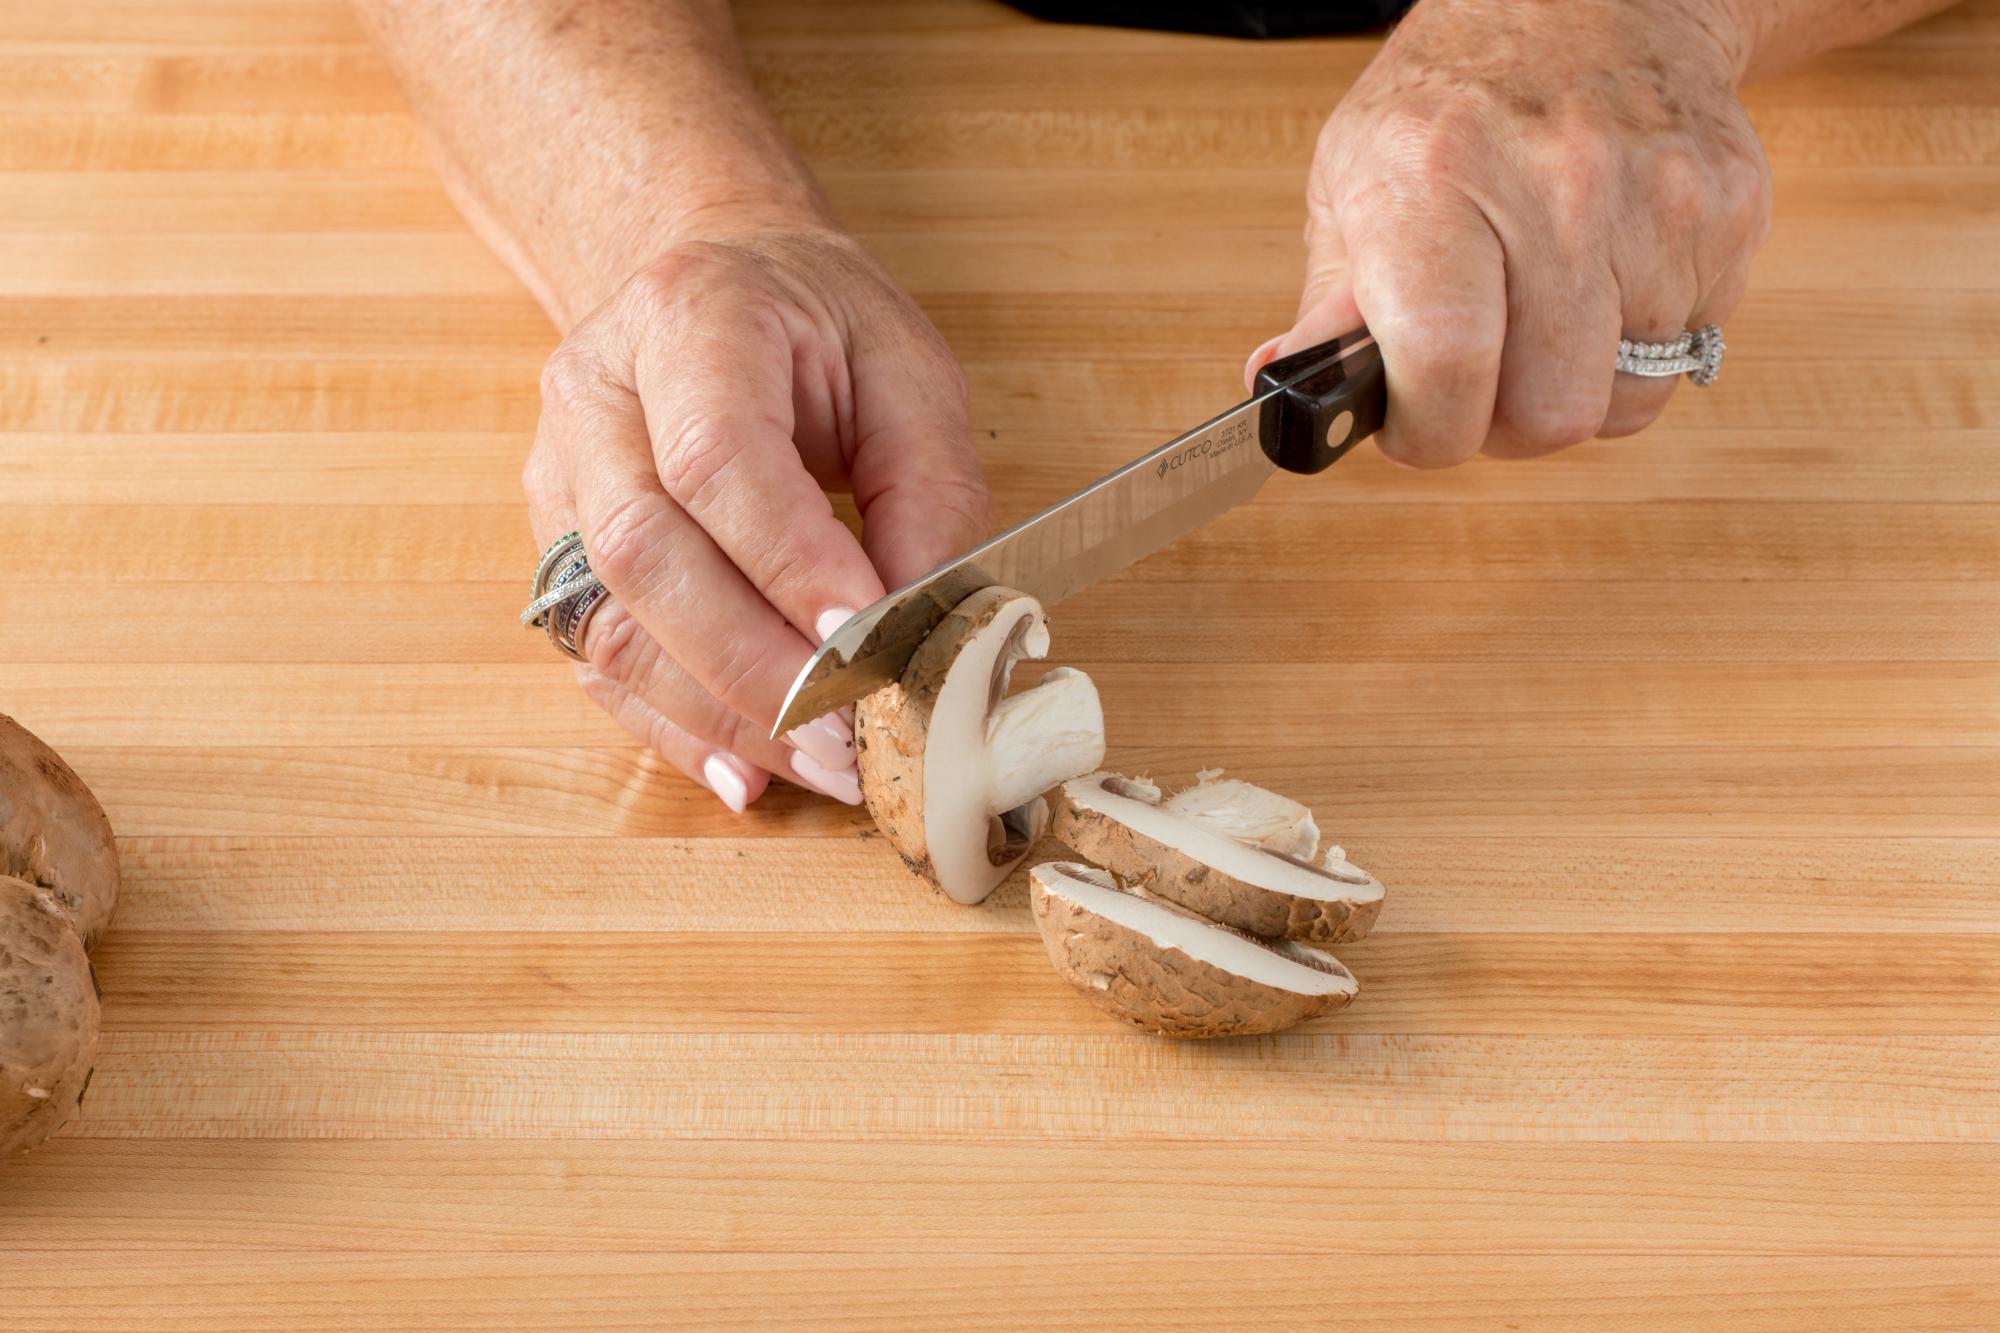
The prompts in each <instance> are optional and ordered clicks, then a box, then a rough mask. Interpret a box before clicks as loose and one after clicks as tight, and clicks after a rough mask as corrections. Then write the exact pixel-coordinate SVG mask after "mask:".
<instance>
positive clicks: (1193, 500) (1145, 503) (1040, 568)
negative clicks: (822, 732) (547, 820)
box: [771, 329, 1386, 739]
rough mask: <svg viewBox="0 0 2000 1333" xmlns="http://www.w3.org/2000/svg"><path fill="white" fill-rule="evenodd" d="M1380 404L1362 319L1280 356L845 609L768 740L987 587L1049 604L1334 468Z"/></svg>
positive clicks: (896, 663)
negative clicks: (1097, 474) (1283, 479)
mask: <svg viewBox="0 0 2000 1333" xmlns="http://www.w3.org/2000/svg"><path fill="white" fill-rule="evenodd" d="M1385 402H1386V391H1385V386H1384V383H1383V375H1382V362H1381V355H1380V353H1379V352H1378V351H1377V350H1376V348H1375V343H1374V339H1373V338H1371V337H1370V336H1369V334H1368V331H1367V330H1366V329H1360V330H1356V331H1355V332H1353V333H1350V334H1346V335H1344V336H1343V337H1340V338H1336V339H1334V340H1333V341H1332V342H1328V343H1322V344H1320V345H1319V346H1317V347H1310V348H1307V349H1306V350H1305V351H1303V352H1297V353H1294V354H1293V355H1291V356H1289V357H1286V358H1284V359H1283V360H1280V361H1274V362H1272V363H1271V364H1270V365H1269V366H1267V367H1265V368H1264V370H1263V371H1262V372H1261V373H1260V374H1259V375H1258V378H1257V392H1256V394H1255V395H1254V396H1253V397H1251V398H1249V399H1247V400H1245V401H1244V402H1241V403H1238V404H1237V405H1236V406H1235V407H1232V408H1230V409H1229V410H1228V411H1227V412H1224V413H1222V414H1221V415H1220V416H1217V417H1213V418H1211V419H1210V420H1208V421H1205V422H1203V423H1202V424H1201V425H1199V426H1196V427H1195V428H1194V429H1193V430H1190V431H1187V432H1185V433H1184V434H1181V435H1177V436H1175V437H1174V438H1173V439H1171V440H1168V441H1167V442H1166V443H1165V444H1162V445H1160V446H1159V447H1158V448H1155V449H1150V450H1148V451H1147V452H1145V453H1143V454H1141V455H1140V456H1139V457H1137V458H1135V459H1133V460H1132V461H1131V462H1130V463H1127V464H1126V465H1125V466H1123V467H1121V468H1119V469H1118V470H1117V471H1116V472H1113V473H1111V474H1110V475H1108V476H1105V477H1102V478H1100V479H1099V480H1097V481H1094V482H1092V483H1091V484H1090V485H1088V486H1086V487H1084V488H1083V489H1082V490H1080V491H1078V492H1077V493H1076V494H1074V495H1072V496H1070V497H1068V498H1067V499H1065V500H1061V501H1059V502H1057V503H1056V504H1053V505H1050V506H1049V507H1048V508H1047V509H1044V510H1042V511H1041V512H1040V513H1039V514H1036V515H1035V516H1034V517H1033V518H1030V519H1027V520H1026V521H1024V522H1021V523H1018V524H1016V525H1014V526H1013V527H1011V528H1009V529H1007V530H1006V531H1005V532H1003V533H1001V534H1000V535H999V536H997V537H994V538H993V539H992V540H990V541H988V542H985V543H984V544H982V545H980V546H976V547H974V548H973V549H972V550H970V551H968V552H966V553H965V554H964V555H962V556H959V557H958V558H957V559H955V560H952V561H950V562H948V563H946V564H944V565H941V566H939V567H938V568H936V569H934V570H932V571H931V572H930V573H928V574H926V575H924V576H923V577H922V578H920V579H917V580H916V581H914V582H912V583H909V584H906V585H904V586H903V587H901V588H898V589H897V590H896V591H895V592H892V593H890V594H889V595H888V596H886V597H883V598H882V599H881V600H879V601H877V602H876V603H875V604H874V605H873V606H870V607H868V608H867V609H866V610H864V611H862V612H860V613H859V614H857V615H855V616H853V617H852V618H850V619H849V620H848V621H847V623H846V624H844V625H842V626H841V627H840V628H839V629H837V630H835V631H834V632H833V633H832V634H831V635H829V636H828V637H827V639H826V641H825V642H824V643H822V644H821V645H820V647H819V650H818V651H817V652H815V653H814V654H813V656H812V658H811V659H810V660H809V661H807V663H806V665H805V668H804V669H803V670H802V671H800V673H799V676H798V678H797V679H796V680H795V681H793V682H792V688H791V692H790V693H789V694H787V695H786V697H785V705H784V708H783V710H782V711H781V712H780V713H779V715H778V722H777V725H776V726H775V727H774V728H772V731H771V736H772V738H773V739H776V738H777V737H778V736H780V735H782V734H783V733H785V732H787V731H790V730H791V729H792V728H794V727H796V726H800V725H802V724H803V723H806V722H810V721H811V720H812V719H814V718H816V717H819V716H821V715H823V714H825V713H830V712H832V711H834V710H835V709H837V708H843V707H845V706H847V705H848V704H851V703H854V702H856V701H858V700H860V699H863V698H865V697H866V696H868V695H870V694H872V693H874V692H875V691H876V690H878V689H880V688H881V687H882V686H884V685H887V684H888V683H889V682H891V681H893V680H895V679H896V678H897V677H899V676H901V675H902V673H903V668H904V667H905V666H906V665H908V663H909V660H910V657H911V656H912V655H913V654H914V653H915V652H916V650H917V645H918V644H920V643H922V642H923V641H924V638H925V636H926V635H928V634H929V633H930V632H931V631H932V630H933V629H935V628H937V625H938V623H939V622H940V621H942V620H943V619H944V618H945V616H946V615H947V614H949V613H950V611H951V609H952V608H953V607H954V606H957V605H958V604H959V603H960V602H962V601H964V600H965V599H966V598H967V597H970V596H971V595H972V594H973V593H975V592H978V591H979V590H980V589H981V588H986V587H991V586H993V585H995V584H1000V585H1004V586H1006V587H1009V588H1017V589H1019V590H1020V591H1022V592H1025V593H1028V594H1029V595H1031V596H1033V597H1035V598H1036V599H1037V600H1039V601H1040V602H1041V603H1042V605H1044V606H1053V605H1055V604H1056V603H1058V602H1060V601H1062V600H1063V599H1064V598H1066V597H1069V596H1071V595H1072V594H1074V593H1076V592H1079V591H1081V590H1082V589H1084V588H1087V587H1089V586H1090V585H1091V584H1093V583H1097V582H1100V581H1102V580H1104V579H1107V578H1110V577H1111V576H1112V575H1114V574H1117V573H1119V572H1120V571H1122V570H1124V569H1126V568H1128V567H1129V566H1131V565H1133V564H1135V563H1136V562H1138V561H1139V560H1141V559H1143V558H1144V557H1146V556H1148V555H1151V554H1152V553H1153V552H1155V551H1157V550H1159V549H1160V548H1161V547H1164V546H1166V545H1168V544H1170V543H1172V542H1173V541H1174V540H1175V539H1176V538H1179V537H1182V536H1184V535H1186V534H1187V533H1189V532H1192V531H1194V530H1195V529H1196V528H1198V527H1200V526H1201V525H1202V524H1204V523H1206V522H1208V521H1209V520H1210V519H1212V518H1214V517H1216V516H1217V515H1219V514H1222V513H1226V512H1227V511H1228V510H1231V509H1233V508H1235V507H1236V506H1237V505H1239V504H1242V503H1243V502H1244V501H1246V500H1248V499H1250V498H1251V497H1252V496H1254V495H1255V494H1256V493H1257V491H1258V489H1259V488H1260V487H1262V486H1263V484H1264V482H1265V480H1266V479H1268V478H1269V477H1270V475H1271V474H1272V473H1273V472H1276V471H1278V470H1280V469H1283V470H1286V471H1290V472H1301V473H1314V472H1320V471H1323V470H1325V469H1326V468H1328V467H1330V466H1332V464H1333V463H1334V462H1335V461H1336V460H1338V459H1339V458H1340V457H1341V456H1342V455H1343V454H1345V453H1346V452H1347V451H1348V450H1349V449H1352V448H1353V447H1354V446H1355V445H1356V444H1358V443H1359V442H1360V441H1361V440H1362V439H1363V438H1364V437H1366V436H1367V435H1369V434H1371V433H1372V432H1373V431H1375V430H1376V429H1377V428H1379V427H1380V425H1381V423H1382V412H1383V407H1384V404H1385Z"/></svg>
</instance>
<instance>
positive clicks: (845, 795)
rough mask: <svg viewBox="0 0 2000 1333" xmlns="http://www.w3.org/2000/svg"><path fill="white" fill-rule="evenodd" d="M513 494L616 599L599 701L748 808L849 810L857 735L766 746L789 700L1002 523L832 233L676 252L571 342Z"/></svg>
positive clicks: (897, 334)
mask: <svg viewBox="0 0 2000 1333" xmlns="http://www.w3.org/2000/svg"><path fill="white" fill-rule="evenodd" d="M523 484H524V486H525V488H526V490H527V494H528V499H529V507H530V514H531V518H532V521H533V524H534V529H535V535H536V538H537V539H538V540H539V541H541V542H542V543H544V544H546V543H548V542H549V541H551V540H553V539H554V538H555V537H557V536H558V535H560V534H562V533H564V532H567V531H570V530H571V529H577V530H580V531H581V532H582V534H583V539H584V545H585V549H586V551H587V553H588V555H589V558H590V563H591V568H592V569H593V570H594V571H595V572H596V573H597V575H598V577H599V578H601V579H602V580H603V581H604V583H605V585H606V587H607V588H608V589H609V590H610V592H611V594H612V598H611V600H610V601H609V602H608V603H606V605H605V606H604V608H603V609H601V610H600V611H599V612H598V613H597V615H596V616H595V617H594V618H593V619H592V620H591V622H590V625H589V628H588V631H587V632H586V635H585V638H584V644H583V648H584V652H585V655H586V656H587V658H588V665H587V666H585V667H582V668H580V671H579V674H580V676H581V678H582V681H583V685H584V689H585V691H586V692H587V693H588V694H589V695H590V696H591V697H592V698H593V699H595V700H596V701H597V702H598V703H599V704H601V705H602V706H603V707H604V708H605V709H606V710H607V711H609V712H610V713H611V714H612V715H613V716H614V717H615V718H616V719H617V720H618V721H619V722H620V723H621V724H623V725H624V726H625V727H626V729H627V730H629V731H631V732H632V733H633V734H634V735H635V736H638V737H639V738H640V739H642V740H644V741H645V742H646V743H647V744H648V745H650V746H651V747H652V748H653V749H654V750H656V751H658V752H659V753H660V754H661V755H663V756H664V757H665V758H666V759H667V760H668V761H670V762H671V763H673V764H674V765H675V766H676V767H677V768H680V769H681V770H682V771H683V772H685V773H687V774H688V775H689V776H691V777H693V778H694V779H695V780H696V781H697V782H701V783H703V784H704V785H706V786H708V787H709V788H710V789H711V790H713V791H715V793H716V794H717V795H718V796H719V797H721V798H722V799H723V800H724V802H725V803H726V804H728V805H730V806H731V807H732V808H734V809H737V810H741V809H742V808H743V806H744V805H745V804H747V803H748V802H749V801H753V800H755V799H756V798H757V796H758V795H759V794H761V793H762V791H763V790H764V787H765V784H766V783H767V781H768V779H769V776H770V774H772V773H779V774H782V775H784V776H786V777H788V778H791V779H793V780H794V781H800V782H802V783H803V784H805V785H808V786H812V787H814V788H816V789H817V790H820V791H823V792H825V793H826V794H828V795H833V796H837V797H839V798H840V799H842V800H846V801H849V802H850V803H852V802H858V801H859V799H860V795H859V790H858V788H857V786H856V781H855V777H854V771H853V770H854V762H853V750H852V733H851V731H849V730H848V729H847V725H846V723H845V722H843V721H841V720H839V719H825V720H822V722H821V723H818V724H813V726H812V727H811V728H801V729H800V731H798V732H794V733H792V735H791V740H790V742H789V743H788V742H786V741H782V740H781V741H772V740H770V739H768V732H769V729H770V726H771V724H772V723H773V722H774V721H775V720H776V718H777V716H778V712H779V708H780V705H781V704H782V702H783V700H784V697H785V694H786V692H787V690H788V689H789V688H790V686H791V683H792V680H793V678H794V677H795V676H796V675H797V673H798V671H799V670H800V668H801V667H802V666H803V665H804V664H805V662H806V659H807V658H808V657H809V656H810V654H811V651H812V649H813V648H814V647H815V646H816V645H817V644H818V643H819V642H820V640H821V639H822V638H823V637H824V633H825V632H826V631H827V630H828V629H830V628H831V627H832V626H833V625H837V624H838V623H839V622H840V621H841V620H843V619H845V618H846V616H847V615H848V614H851V613H852V611H853V610H855V609H857V608H860V607H865V606H867V605H868V604H869V603H870V602H872V601H874V600H875V599H876V598H878V597H880V596H881V595H882V594H883V592H884V591H885V590H886V588H888V587H894V586H897V585H899V584H901V583H904V582H907V581H908V580H910V579H912V578H914V577H916V576H917V575H919V574H922V573H924V572H926V571H928V570H929V569H930V568H932V567H933V566H935V565H936V564H938V563H940V562H942V561H943V560H944V559H946V558H948V557H949V556H951V555H953V554H955V553H956V552H958V551H960V550H962V549H964V548H966V547H968V546H970V545H972V544H974V543H975V542H976V541H977V540H978V539H979V538H981V537H982V536H984V535H985V532H986V529H987V526H988V510H987V494H986V488H985V485H984V483H983V481H982V479H981V476H980V471H979V462H978V457H977V454H976V452H975V451H974V449H973V446H972V440H971V431H970V428H969V426H968V424H967V417H966V392H965V382H964V379H963V376H962V375H961V374H960V371H959V368H958V364H957V362H956V361H955V360H954V359H953V358H952V355H951V352H950V351H949V349H948V348H947V347H946V346H945V343H944V340H943V339H942V338H941V337H940V336H939V335H938V333H937V330H936V329H935V328H933V327H932V326H931V324H930V322H929V321H928V320H927V319H926V318H925V317H924V315H923V313H922V312H921V311H920V310H919V309H918V308H917V306H916V304H915V303H914V302H913V301H912V300H911V299H910V298H909V297H908V296H907V295H905V294H904V293H903V292H902V291H901V290H900V289H899V288H898V287H897V286H896V285H895V283H894V281H893V280H892V279H891V278H890V276H889V274H888V273H887V271H886V270H884V269H883V267H882V266H881V264H880V263H879V262H878V261H877V260H876V259H875V258H874V257H873V256H872V255H870V254H869V253H868V252H867V251H866V250H865V249H864V248H863V247H862V246H861V245H860V244H858V243H857V242H855V241H854V240H853V239H852V238H850V237H848V236H845V235H843V234H841V233H839V232H836V231H833V230H831V229H826V228H818V227H803V228H796V229H787V230H782V231H755V232H749V233H745V234H739V235H734V236H729V237H726V238H724V239H715V240H704V241H697V242H690V243H686V244H682V245H679V246H677V247H675V248H674V249H672V250H671V251H669V252H668V253H666V254H665V255H663V256H662V257H660V258H659V259H657V260H656V261H654V262H653V263H651V264H649V265H648V266H647V267H646V268H644V269H643V270H642V271H640V272H639V273H638V274H636V275H635V276H634V277H632V278H631V279H630V281H628V282H627V283H626V284H625V285H624V287H623V288H622V289H621V290H619V291H618V292H617V293H616V294H614V295H613V296H612V297H611V298H610V299H609V300H607V301H606V302H605V303H604V305H603V306H602V307H600V308H599V309H598V310H597V311H596V312H594V313H593V314H591V315H590V316H589V317H588V318H586V319H584V320H583V321H582V322H581V323H579V324H578V325H577V327H576V328H575V329H574V330H572V331H571V333H570V335H569V336H568V337H567V338H565V339H564V341H563V343H562V345H561V346H560V347H559V348H558V349H557V350H556V352H555V354H554V355H553V356H552V357H551V358H550V359H549V362H548V366H547V368H546V370H545V371H544V372H543V376H542V417H541V422H540V426H539V428H538V430H537V434H536V438H535V444H534V447H533V449H532V450H531V451H530V454H529V457H528V461H527V466H526V468H525V471H524V473H523ZM829 490H852V492H853V494H854V498H855V502H856V505H857V506H858V508H859V509H860V511H861V515H862V519H863V523H864V532H863V535H862V537H861V539H860V540H858V541H857V540H856V539H855V537H854V536H853V535H852V534H851V533H850V532H849V531H848V529H847V528H846V526H845V525H844V524H843V523H841V521H840V520H839V519H838V518H837V517H836V516H835V515H834V512H833V508H832V505H831V504H830V503H829V501H828V500H827V497H826V492H827V491H829ZM829 617H831V623H829Z"/></svg>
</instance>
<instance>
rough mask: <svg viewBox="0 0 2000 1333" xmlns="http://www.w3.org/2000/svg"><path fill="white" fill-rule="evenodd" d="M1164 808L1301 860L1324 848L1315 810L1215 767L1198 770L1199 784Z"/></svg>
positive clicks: (1179, 795) (1253, 844) (1253, 843)
mask: <svg viewBox="0 0 2000 1333" xmlns="http://www.w3.org/2000/svg"><path fill="white" fill-rule="evenodd" d="M1160 808H1161V809H1163V810H1170V811H1172V812H1173V813H1174V814H1177V815H1180V816H1182V817H1183V818H1185V819H1189V820H1192V821H1193V822H1195V823H1197V824H1200V825H1203V826H1204V827H1207V828H1211V829H1213V830H1215V831H1216V832H1217V833H1220V834H1222V835H1223V836H1225V837H1228V838H1234V839H1235V840H1236V841H1238V842H1241V843H1247V844H1249V845H1250V846H1253V847H1262V848H1263V849H1264V850H1265V851H1267V852H1278V853H1280V854H1281V855H1284V856H1295V857H1297V858H1298V859H1299V860H1301V861H1309V860H1311V859H1312V857H1313V854H1314V853H1315V852H1317V851H1318V850H1319V826H1318V825H1317V824H1315V823H1314V822H1313V815H1312V811H1310V810H1308V809H1307V808H1306V807H1305V806H1303V805H1301V804H1299V803H1298V802H1297V801H1295V800H1293V799H1292V798H1291V797H1289V796H1280V795H1279V794H1278V793H1277V792H1274V791H1266V790H1265V789H1264V788H1262V787H1259V786H1256V785H1255V784H1253V783H1248V782H1245V781H1243V780H1242V779H1241V778H1225V777H1223V776H1222V775H1221V773H1220V772H1219V771H1218V770H1215V769H1209V770H1208V771H1206V772H1203V773H1198V774H1196V775H1195V785H1194V786H1192V787H1189V788H1187V789H1186V790H1185V791H1177V792H1175V793H1174V794H1173V795H1172V796H1169V797H1168V798H1167V799H1166V800H1164V801H1162V802H1161V803H1160Z"/></svg>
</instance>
